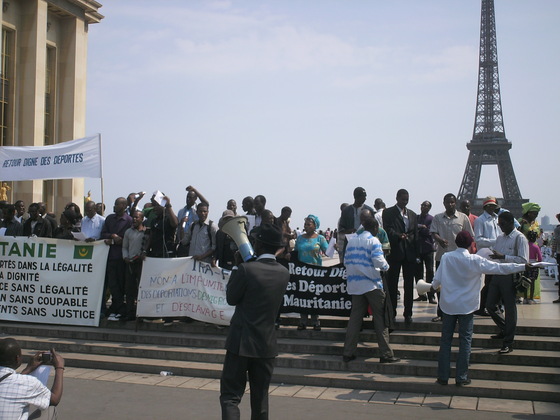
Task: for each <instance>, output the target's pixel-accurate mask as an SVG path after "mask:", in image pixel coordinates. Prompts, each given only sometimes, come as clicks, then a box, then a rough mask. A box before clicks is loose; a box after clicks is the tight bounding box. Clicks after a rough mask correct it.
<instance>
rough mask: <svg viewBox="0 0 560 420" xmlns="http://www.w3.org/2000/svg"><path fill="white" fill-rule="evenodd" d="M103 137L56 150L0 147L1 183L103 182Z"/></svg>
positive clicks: (71, 143) (64, 145)
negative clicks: (88, 179)
mask: <svg viewBox="0 0 560 420" xmlns="http://www.w3.org/2000/svg"><path fill="white" fill-rule="evenodd" d="M101 177H102V171H101V137H100V136H99V134H97V135H95V136H93V137H84V138H82V139H77V140H72V141H67V142H64V143H59V144H54V145H52V146H23V147H11V146H3V147H0V180H2V181H27V180H30V179H69V178H101Z"/></svg>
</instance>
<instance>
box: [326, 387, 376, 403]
mask: <svg viewBox="0 0 560 420" xmlns="http://www.w3.org/2000/svg"><path fill="white" fill-rule="evenodd" d="M373 394H375V391H366V390H361V389H348V388H327V389H326V391H325V392H323V393H322V394H321V395H320V396H319V399H320V400H333V401H356V402H367V401H369V400H370V399H371V397H372V396H373Z"/></svg>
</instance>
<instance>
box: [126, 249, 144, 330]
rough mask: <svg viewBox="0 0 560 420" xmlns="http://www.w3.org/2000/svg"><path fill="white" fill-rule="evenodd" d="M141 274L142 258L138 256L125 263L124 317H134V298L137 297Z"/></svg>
mask: <svg viewBox="0 0 560 420" xmlns="http://www.w3.org/2000/svg"><path fill="white" fill-rule="evenodd" d="M141 275H142V260H141V259H140V258H138V259H137V260H135V261H132V262H130V263H128V264H126V275H125V292H126V317H127V318H129V319H134V318H136V300H137V298H138V285H139V284H140V276H141Z"/></svg>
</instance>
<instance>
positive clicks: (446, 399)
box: [422, 394, 451, 408]
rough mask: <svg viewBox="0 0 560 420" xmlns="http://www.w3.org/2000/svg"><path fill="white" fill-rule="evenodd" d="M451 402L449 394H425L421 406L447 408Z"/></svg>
mask: <svg viewBox="0 0 560 420" xmlns="http://www.w3.org/2000/svg"><path fill="white" fill-rule="evenodd" d="M450 402H451V397H450V396H449V395H431V394H428V395H426V398H425V399H424V403H423V404H422V406H423V407H431V408H449V403H450Z"/></svg>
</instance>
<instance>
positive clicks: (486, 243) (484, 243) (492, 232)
mask: <svg viewBox="0 0 560 420" xmlns="http://www.w3.org/2000/svg"><path fill="white" fill-rule="evenodd" d="M501 233H502V230H501V229H500V227H499V226H498V216H497V215H496V214H495V213H492V214H491V215H490V214H488V212H487V211H484V213H482V214H481V215H480V216H478V218H477V219H476V220H475V221H474V240H475V242H476V248H477V249H482V248H490V247H491V246H494V244H495V243H496V239H498V236H500V234H501Z"/></svg>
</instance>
